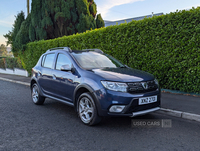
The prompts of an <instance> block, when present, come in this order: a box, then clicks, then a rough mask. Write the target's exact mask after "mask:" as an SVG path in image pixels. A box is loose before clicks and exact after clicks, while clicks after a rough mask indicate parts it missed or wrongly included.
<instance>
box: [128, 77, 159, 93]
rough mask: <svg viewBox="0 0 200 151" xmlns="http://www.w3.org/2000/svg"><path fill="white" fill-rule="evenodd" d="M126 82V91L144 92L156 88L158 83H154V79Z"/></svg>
mask: <svg viewBox="0 0 200 151" xmlns="http://www.w3.org/2000/svg"><path fill="white" fill-rule="evenodd" d="M127 84H128V88H127V90H128V92H129V93H133V94H136V93H145V92H151V91H155V90H157V89H158V85H157V84H156V83H155V81H154V80H153V81H146V82H133V83H127Z"/></svg>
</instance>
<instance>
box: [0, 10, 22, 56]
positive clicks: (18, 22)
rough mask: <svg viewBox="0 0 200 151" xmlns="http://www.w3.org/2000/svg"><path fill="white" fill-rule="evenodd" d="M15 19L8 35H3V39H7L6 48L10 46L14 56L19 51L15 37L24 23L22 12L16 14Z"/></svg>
mask: <svg viewBox="0 0 200 151" xmlns="http://www.w3.org/2000/svg"><path fill="white" fill-rule="evenodd" d="M15 18H16V20H15V22H14V25H13V28H12V31H9V33H8V34H6V35H4V37H5V38H7V39H8V41H7V46H8V45H11V47H12V52H13V54H14V56H17V52H18V51H19V49H18V48H19V44H18V43H17V40H16V36H17V34H18V32H19V30H20V27H21V24H22V22H23V21H25V16H24V12H23V11H21V12H20V13H18V14H17V16H15Z"/></svg>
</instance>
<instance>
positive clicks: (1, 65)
mask: <svg viewBox="0 0 200 151" xmlns="http://www.w3.org/2000/svg"><path fill="white" fill-rule="evenodd" d="M0 68H2V69H5V68H6V66H5V58H1V57H0Z"/></svg>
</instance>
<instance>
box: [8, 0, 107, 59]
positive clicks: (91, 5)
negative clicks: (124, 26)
mask: <svg viewBox="0 0 200 151" xmlns="http://www.w3.org/2000/svg"><path fill="white" fill-rule="evenodd" d="M96 14H97V6H96V4H95V2H94V1H93V0H33V1H32V3H31V13H29V15H28V17H27V18H26V19H25V17H24V13H23V12H20V13H19V14H18V15H17V16H16V20H15V23H14V25H13V29H12V31H9V33H8V34H6V35H4V37H5V38H7V39H8V41H7V45H9V44H10V45H11V47H12V51H13V53H14V56H17V55H18V52H19V51H23V50H25V46H26V44H27V43H28V42H30V41H35V40H42V39H44V40H47V39H54V38H57V37H62V36H64V35H66V36H68V35H72V34H75V33H77V32H78V33H81V32H85V31H86V30H91V29H95V28H101V27H104V21H103V19H102V17H101V15H100V14H98V15H96Z"/></svg>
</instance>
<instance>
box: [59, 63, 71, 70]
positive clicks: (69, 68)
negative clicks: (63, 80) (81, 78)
mask: <svg viewBox="0 0 200 151" xmlns="http://www.w3.org/2000/svg"><path fill="white" fill-rule="evenodd" d="M60 70H61V71H72V67H71V66H70V65H69V64H65V65H62V66H61V68H60Z"/></svg>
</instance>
